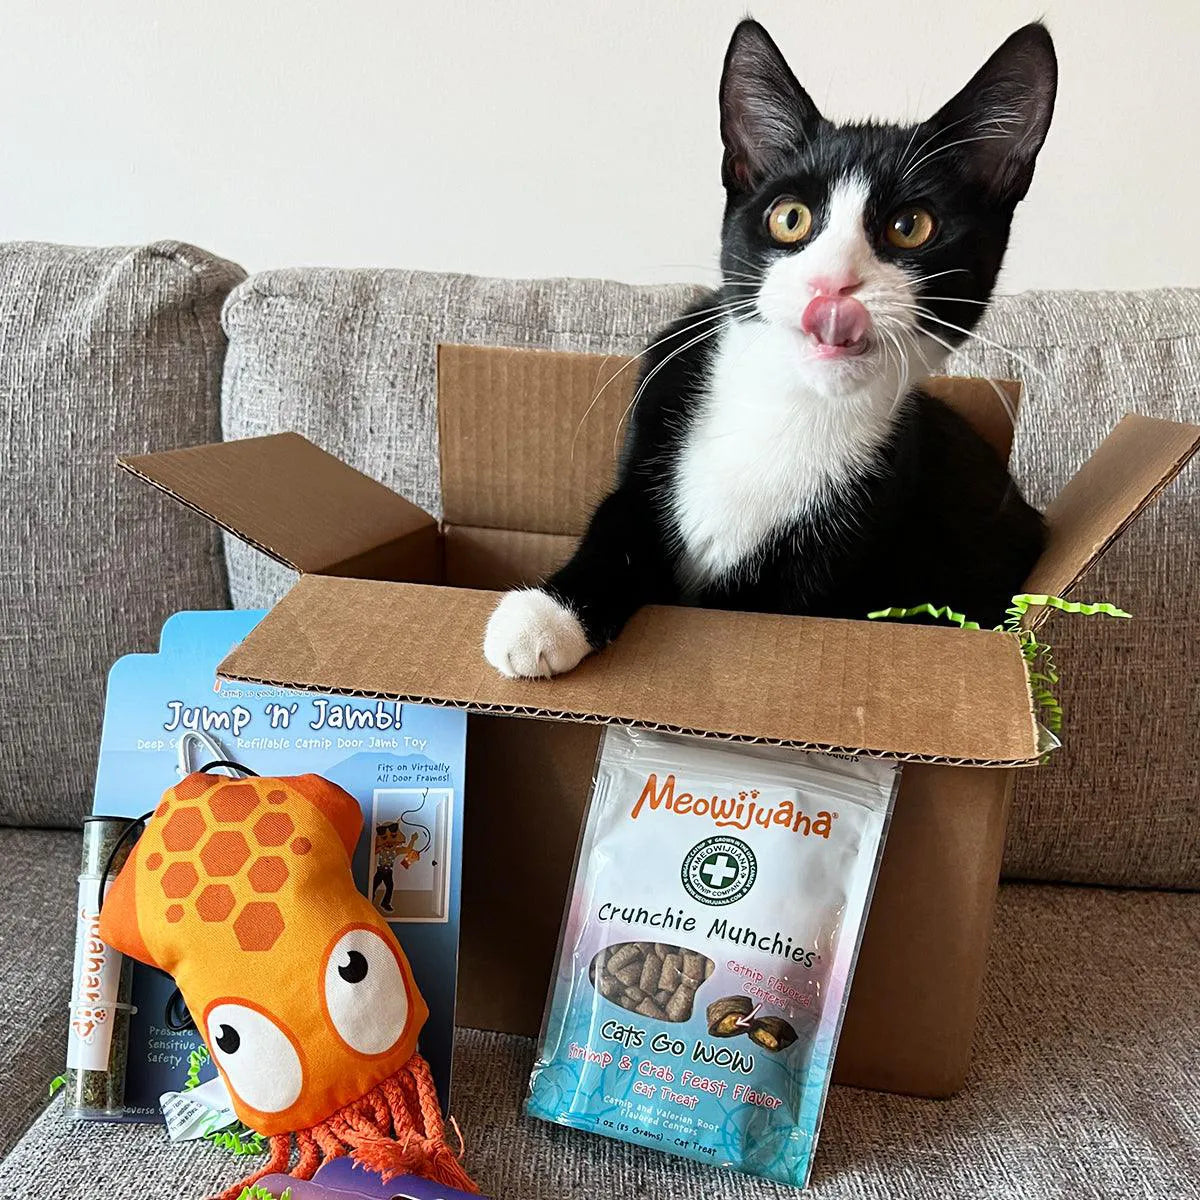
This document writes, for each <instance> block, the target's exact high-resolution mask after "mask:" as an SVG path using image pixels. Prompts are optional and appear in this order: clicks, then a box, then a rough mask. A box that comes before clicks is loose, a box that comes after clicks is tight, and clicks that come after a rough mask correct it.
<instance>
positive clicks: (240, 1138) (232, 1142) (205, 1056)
mask: <svg viewBox="0 0 1200 1200" xmlns="http://www.w3.org/2000/svg"><path fill="white" fill-rule="evenodd" d="M211 1057H212V1055H211V1054H209V1052H208V1047H207V1046H197V1047H196V1049H195V1050H193V1051H192V1052H191V1054H189V1055H188V1069H187V1078H186V1079H185V1080H184V1084H183V1090H184V1091H185V1092H190V1091H191V1090H192V1088H194V1087H199V1086H200V1070H201V1068H202V1067H203V1066H204V1064H205V1063H207V1062H208V1061H209V1059H210V1058H211ZM203 1137H204V1140H205V1141H206V1142H212V1144H213V1145H214V1146H220V1147H221V1149H222V1150H228V1151H229V1153H230V1154H233V1155H235V1156H236V1157H238V1158H245V1157H247V1156H248V1155H251V1154H265V1153H266V1152H267V1141H266V1139H265V1138H264V1137H263V1135H262V1134H261V1133H255V1132H254V1130H253V1129H251V1128H250V1127H249V1126H248V1125H245V1124H243V1123H242V1122H241V1121H237V1122H235V1123H234V1124H233V1125H230V1126H228V1127H227V1128H225V1129H214V1130H212V1131H211V1132H209V1133H206V1134H204V1135H203ZM247 1192H259V1193H262V1196H264V1197H266V1200H275V1197H274V1196H273V1195H271V1193H270V1192H264V1191H263V1189H262V1188H257V1189H250V1188H246V1189H243V1192H242V1196H241V1197H239V1200H245V1197H246V1194H247ZM250 1200H259V1197H258V1196H253V1195H252V1196H251V1197H250ZM280 1200H283V1197H280Z"/></svg>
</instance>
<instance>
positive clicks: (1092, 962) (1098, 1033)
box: [0, 885, 1200, 1200]
mask: <svg viewBox="0 0 1200 1200" xmlns="http://www.w3.org/2000/svg"><path fill="white" fill-rule="evenodd" d="M998 911H999V916H998V924H997V930H996V936H995V941H994V943H993V953H992V958H991V967H990V970H989V973H988V978H987V984H986V992H985V1001H984V1008H983V1016H982V1019H981V1023H980V1029H979V1035H978V1039H977V1047H976V1061H975V1066H974V1068H973V1072H972V1077H971V1079H970V1082H969V1084H968V1086H967V1088H966V1090H965V1091H963V1092H962V1093H960V1094H959V1095H958V1096H957V1097H955V1098H954V1099H952V1100H949V1101H930V1100H914V1099H909V1098H905V1097H901V1096H887V1095H882V1094H877V1093H871V1092H861V1091H855V1090H851V1089H848V1088H835V1089H833V1091H832V1092H831V1094H830V1100H829V1107H828V1109H827V1111H826V1115H825V1123H824V1128H823V1129H822V1133H821V1146H820V1149H819V1151H818V1154H817V1165H816V1172H815V1176H814V1188H813V1192H812V1194H813V1195H815V1196H816V1197H818V1198H819V1200H892V1198H893V1197H897V1196H904V1197H907V1198H909V1200H945V1198H946V1197H950V1196H954V1197H969V1196H987V1197H989V1200H1031V1198H1033V1197H1043V1196H1044V1197H1050V1196H1071V1197H1073V1198H1074V1197H1078V1198H1083V1197H1100V1196H1154V1197H1162V1198H1166V1197H1181V1198H1182V1197H1184V1196H1190V1195H1194V1185H1195V1180H1196V1179H1197V1178H1200V1096H1198V1095H1197V1091H1196V1085H1195V1081H1196V1078H1197V1072H1200V1042H1198V1040H1197V1038H1196V1033H1195V1031H1196V1028H1197V1025H1198V1024H1200V992H1198V991H1197V989H1196V987H1195V979H1196V977H1197V974H1198V973H1200V937H1198V936H1197V934H1198V931H1200V895H1188V894H1170V893H1153V892H1108V891H1102V890H1100V889H1091V888H1059V887H1051V886H1044V885H1043V886H1030V885H1008V886H1006V887H1004V888H1002V889H1001V893H1000V904H999V910H998ZM531 1058H532V1045H531V1043H529V1042H527V1041H525V1040H523V1039H520V1038H512V1037H504V1036H501V1035H499V1034H485V1033H478V1032H460V1034H459V1039H458V1060H457V1065H456V1073H455V1084H454V1095H455V1099H454V1110H455V1113H456V1115H457V1118H458V1120H459V1122H460V1124H461V1126H462V1129H463V1133H464V1135H465V1137H466V1141H467V1161H468V1165H469V1166H470V1168H471V1170H472V1171H473V1172H474V1173H475V1175H476V1178H477V1179H478V1181H479V1183H480V1184H481V1186H482V1187H483V1190H484V1192H485V1194H487V1195H489V1196H493V1197H495V1198H496V1200H501V1198H503V1200H595V1198H596V1197H599V1196H617V1197H635V1196H637V1197H655V1198H656V1200H670V1198H672V1197H678V1198H680V1200H682V1198H683V1197H692V1196H708V1197H712V1198H713V1200H734V1198H735V1197H736V1198H738V1200H760V1198H761V1200H766V1198H768V1197H770V1198H773V1200H794V1197H796V1196H797V1195H798V1193H797V1192H796V1190H795V1189H794V1188H788V1187H782V1186H778V1185H775V1184H769V1183H763V1182H761V1181H756V1180H750V1179H747V1178H746V1177H745V1176H738V1175H733V1174H731V1173H729V1172H725V1171H716V1170H712V1169H709V1168H706V1167H703V1166H701V1165H699V1164H696V1163H690V1162H685V1161H683V1160H681V1159H675V1158H669V1157H666V1156H664V1155H661V1154H657V1153H655V1152H654V1151H651V1150H645V1149H642V1148H640V1147H633V1146H627V1145H625V1144H623V1143H620V1142H612V1141H607V1140H605V1139H602V1138H598V1137H593V1136H590V1135H586V1134H579V1133H574V1132H572V1131H570V1130H566V1129H560V1128H556V1127H553V1126H549V1125H544V1124H542V1123H541V1122H538V1121H533V1120H530V1119H528V1118H526V1117H523V1116H522V1115H520V1104H521V1101H522V1099H523V1097H524V1093H525V1088H526V1084H527V1082H528V1077H529V1067H530V1062H531ZM245 1169H246V1164H245V1163H244V1162H239V1163H235V1162H234V1161H233V1160H232V1159H230V1158H229V1157H228V1156H227V1155H226V1154H224V1153H223V1152H221V1151H217V1150H214V1149H213V1148H211V1147H210V1146H207V1145H199V1146H197V1145H196V1144H195V1143H192V1144H190V1145H189V1146H187V1147H185V1148H179V1147H171V1146H169V1145H168V1144H167V1143H166V1141H165V1137H164V1135H163V1133H162V1130H161V1129H159V1128H156V1127H152V1126H133V1127H130V1126H114V1125H95V1124H92V1125H72V1124H69V1123H67V1122H66V1121H64V1119H63V1117H62V1115H61V1106H60V1105H58V1104H55V1105H54V1106H52V1107H51V1108H50V1109H49V1110H48V1111H47V1112H46V1113H45V1115H43V1116H42V1117H41V1118H40V1119H39V1120H38V1122H37V1123H36V1124H35V1125H34V1126H33V1127H32V1129H31V1130H30V1131H29V1133H28V1134H27V1135H26V1136H25V1138H24V1139H23V1140H22V1141H21V1143H20V1144H19V1145H18V1146H17V1148H16V1149H15V1150H14V1151H13V1152H12V1154H11V1155H10V1156H9V1158H8V1159H7V1160H6V1161H5V1162H4V1163H3V1164H2V1165H0V1200H24V1198H25V1197H26V1196H29V1195H31V1194H38V1195H41V1194H44V1195H47V1196H68V1195H70V1196H74V1195H87V1196H88V1197H89V1200H90V1198H91V1197H92V1196H94V1197H96V1198H97V1200H99V1197H101V1196H125V1195H136V1196H180V1195H187V1196H198V1195H203V1194H207V1193H208V1192H211V1191H215V1190H217V1189H218V1188H221V1187H224V1186H226V1185H228V1184H229V1183H231V1182H232V1181H233V1180H234V1179H235V1178H237V1176H238V1174H239V1172H241V1171H244V1170H245ZM81 1178H84V1179H87V1180H89V1181H91V1184H92V1190H91V1191H90V1192H80V1191H79V1182H78V1181H79V1180H80V1179H81ZM35 1185H36V1186H35Z"/></svg>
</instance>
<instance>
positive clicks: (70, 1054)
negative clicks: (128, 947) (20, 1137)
mask: <svg viewBox="0 0 1200 1200" xmlns="http://www.w3.org/2000/svg"><path fill="white" fill-rule="evenodd" d="M128 827H129V820H128V819H127V818H125V817H86V818H85V819H84V822H83V855H82V862H81V864H80V871H79V899H78V903H77V906H76V910H75V965H74V973H73V976H72V985H71V1011H70V1021H69V1024H68V1026H67V1072H66V1087H65V1089H64V1092H65V1096H66V1100H65V1112H66V1115H67V1116H69V1117H77V1118H82V1119H111V1118H112V1117H117V1116H120V1115H121V1113H122V1112H124V1109H125V1068H126V1064H127V1062H128V1057H129V1014H130V1012H131V1007H130V1003H129V996H130V989H131V987H132V972H131V967H130V963H129V962H128V960H127V959H126V958H125V956H124V955H123V954H120V953H118V952H117V951H116V950H114V949H113V948H112V947H111V946H108V945H106V944H105V943H104V942H102V941H101V940H100V934H99V918H100V902H101V895H100V888H101V886H102V877H103V875H104V868H105V866H106V865H108V866H109V871H108V881H107V882H109V883H111V882H112V880H114V879H115V878H116V877H117V873H118V872H119V871H120V869H121V867H122V866H123V865H124V862H125V859H126V858H128V857H129V852H130V850H132V848H133V844H134V841H135V840H136V839H135V838H133V837H128V838H126V839H125V842H124V843H121V837H122V835H123V834H124V833H125V831H126V830H127V829H128ZM114 849H116V854H115V855H114V854H113V851H114ZM110 859H111V860H112V861H111V864H109V860H110Z"/></svg>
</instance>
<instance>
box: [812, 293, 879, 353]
mask: <svg viewBox="0 0 1200 1200" xmlns="http://www.w3.org/2000/svg"><path fill="white" fill-rule="evenodd" d="M870 327H871V314H870V313H869V312H867V310H866V307H865V306H864V305H863V303H862V301H861V300H855V299H854V297H853V296H844V295H838V296H814V297H813V298H812V299H811V300H810V301H809V302H808V307H807V308H806V309H805V310H804V314H803V316H801V318H800V328H801V329H803V330H804V332H805V333H808V334H811V335H812V336H813V337H815V338H816V339H817V341H818V342H820V343H821V345H823V346H852V345H854V344H855V343H856V342H861V341H862V339H863V338H864V337H866V335H867V330H868V329H870Z"/></svg>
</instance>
